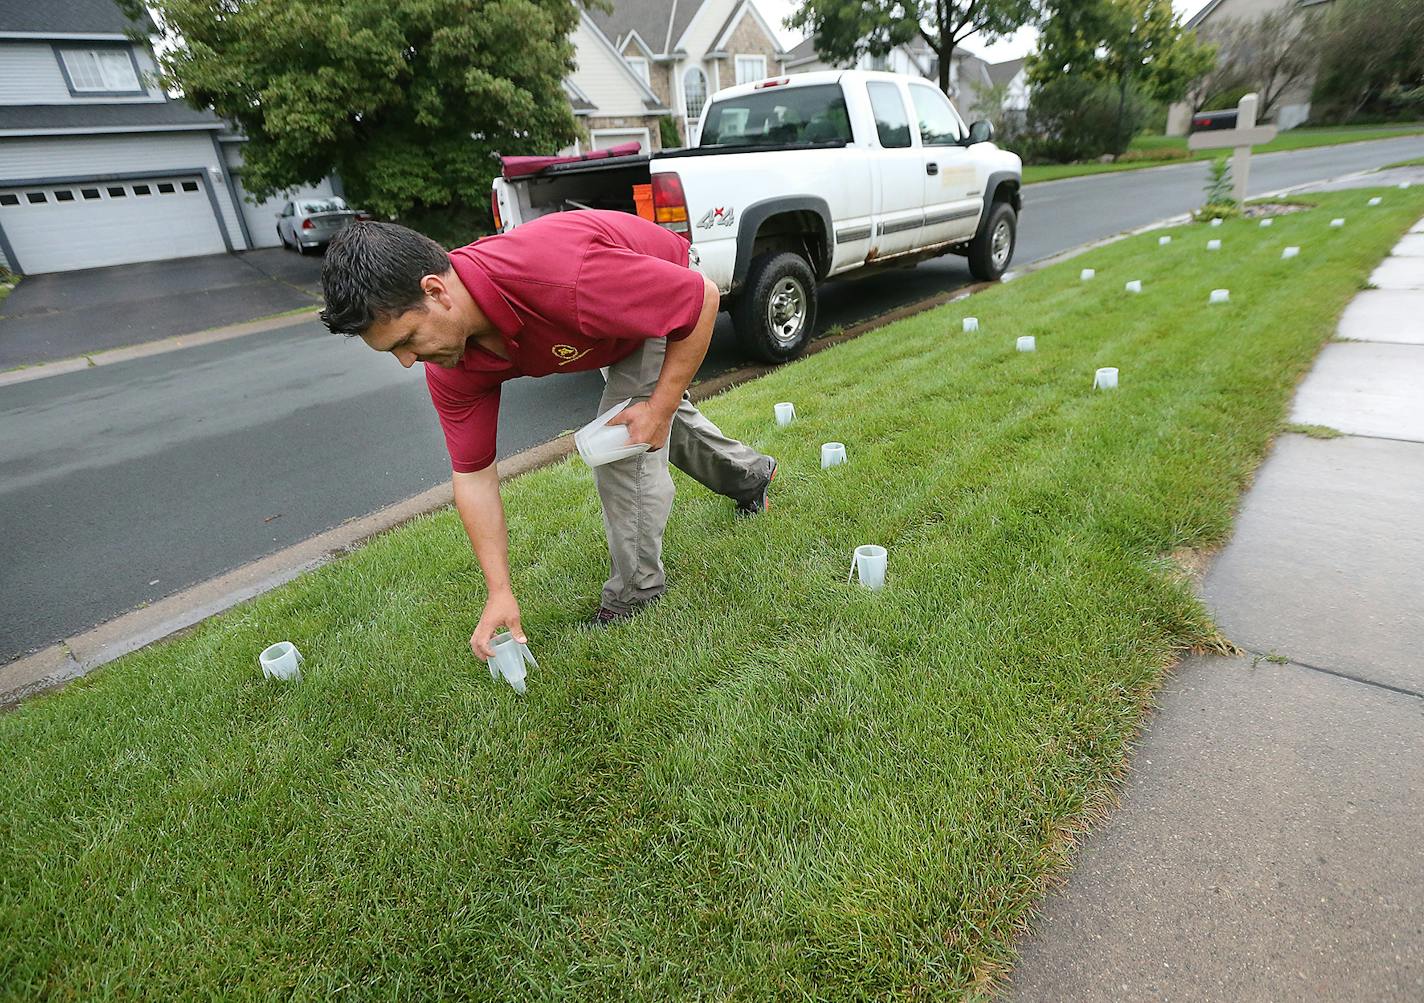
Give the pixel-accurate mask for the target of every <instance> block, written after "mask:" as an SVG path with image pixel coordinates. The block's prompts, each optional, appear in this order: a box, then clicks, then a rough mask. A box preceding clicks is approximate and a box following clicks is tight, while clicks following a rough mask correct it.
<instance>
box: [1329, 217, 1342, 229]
mask: <svg viewBox="0 0 1424 1003" xmlns="http://www.w3.org/2000/svg"><path fill="white" fill-rule="evenodd" d="M1330 225H1331V226H1332V227H1334V228H1335V229H1339V228H1340V227H1342V226H1344V225H1345V220H1344V217H1336V218H1335V219H1332V220H1331V221H1330Z"/></svg>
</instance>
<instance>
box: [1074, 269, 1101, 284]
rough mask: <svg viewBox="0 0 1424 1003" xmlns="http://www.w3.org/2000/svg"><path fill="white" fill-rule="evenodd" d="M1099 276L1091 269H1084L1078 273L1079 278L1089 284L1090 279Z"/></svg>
mask: <svg viewBox="0 0 1424 1003" xmlns="http://www.w3.org/2000/svg"><path fill="white" fill-rule="evenodd" d="M1097 274H1098V273H1097V272H1095V271H1093V269H1091V268H1085V269H1083V270H1082V271H1081V272H1079V273H1078V278H1079V279H1081V280H1082V281H1084V282H1087V281H1088V280H1089V279H1091V278H1093V277H1094V276H1095V275H1097Z"/></svg>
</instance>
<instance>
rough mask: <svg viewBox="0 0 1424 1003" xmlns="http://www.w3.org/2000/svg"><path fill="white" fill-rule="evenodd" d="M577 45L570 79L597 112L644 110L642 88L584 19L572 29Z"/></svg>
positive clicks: (627, 113)
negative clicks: (586, 96)
mask: <svg viewBox="0 0 1424 1003" xmlns="http://www.w3.org/2000/svg"><path fill="white" fill-rule="evenodd" d="M573 42H574V45H575V47H576V50H577V51H576V53H575V56H574V58H575V60H576V62H577V64H578V66H577V69H575V70H574V73H573V80H574V83H576V84H578V86H579V89H580V90H582V91H583V92H584V93H585V94H587V95H588V99H589V100H590V101H592V102H593V103H594V106H595V107H597V109H598V112H599V114H602V115H614V116H637V117H641V116H643V115H645V114H646V113H647V108H646V107H645V106H644V104H643V96H642V91H641V90H640V89H639V88H638V85H637V84H635V83H634V82H633V80H632V78H631V74H632V69H631V68H629V67H628V66H627V65H626V64H624V65H620V63H621V62H622V61H621V60H620V59H619V57H618V55H617V54H616V53H614V52H612V51H611V50H610V49H608V48H607V47H606V46H605V45H604V44H603V43H602V42H601V41H600V40H599V39H598V38H597V37H596V36H595V35H594V34H593V32H592V31H590V30H589V27H588V25H587V24H586V23H585V22H584V21H580V22H579V25H578V27H577V28H575V29H574V34H573Z"/></svg>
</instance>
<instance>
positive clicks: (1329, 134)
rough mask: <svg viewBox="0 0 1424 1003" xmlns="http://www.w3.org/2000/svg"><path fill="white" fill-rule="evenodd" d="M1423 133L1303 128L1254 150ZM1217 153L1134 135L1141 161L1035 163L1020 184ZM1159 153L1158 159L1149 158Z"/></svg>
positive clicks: (1405, 128)
mask: <svg viewBox="0 0 1424 1003" xmlns="http://www.w3.org/2000/svg"><path fill="white" fill-rule="evenodd" d="M1421 134H1424V122H1416V123H1413V124H1410V125H1394V126H1382V125H1358V126H1319V127H1311V126H1303V127H1301V128H1299V129H1288V130H1286V131H1285V132H1283V133H1281V134H1280V135H1279V136H1277V137H1276V138H1275V139H1273V140H1272V141H1271V142H1269V143H1264V144H1262V145H1261V146H1257V147H1255V148H1254V151H1253V152H1255V153H1277V152H1280V151H1282V150H1304V149H1307V148H1309V147H1312V146H1334V145H1336V144H1338V143H1360V142H1364V141H1365V140H1369V139H1393V138H1395V137H1397V136H1413V135H1421ZM1223 152H1227V153H1229V152H1230V151H1221V150H1198V151H1196V152H1194V153H1190V152H1189V151H1188V150H1187V140H1186V137H1185V136H1138V137H1137V138H1136V139H1134V140H1133V141H1132V146H1131V147H1129V149H1128V153H1129V155H1131V156H1135V157H1142V158H1143V159H1140V160H1139V159H1134V160H1123V161H1119V162H1117V163H1112V164H1099V163H1086V164H1035V165H1029V166H1027V167H1025V168H1024V171H1023V175H1024V184H1032V183H1033V182H1035V181H1057V180H1058V179H1060V178H1075V177H1078V176H1079V175H1083V174H1104V173H1109V172H1113V171H1135V170H1140V169H1141V168H1144V167H1161V166H1162V165H1163V164H1180V163H1186V162H1187V161H1191V160H1212V159H1215V158H1216V157H1220V156H1221V155H1222V153H1223ZM1154 154H1161V157H1160V159H1150V158H1151V157H1152V156H1153V155H1154Z"/></svg>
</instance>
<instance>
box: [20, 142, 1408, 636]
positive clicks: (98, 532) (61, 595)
mask: <svg viewBox="0 0 1424 1003" xmlns="http://www.w3.org/2000/svg"><path fill="white" fill-rule="evenodd" d="M1420 156H1424V137H1412V138H1404V139H1392V140H1383V141H1379V142H1374V143H1355V144H1351V145H1349V146H1343V147H1334V148H1329V149H1319V150H1305V151H1301V152H1297V153H1279V154H1270V155H1266V156H1260V157H1257V158H1254V162H1253V167H1252V173H1251V191H1252V192H1253V193H1260V192H1265V191H1270V190H1274V189H1278V188H1282V187H1287V186H1290V185H1296V184H1303V183H1306V182H1309V181H1316V180H1321V179H1325V178H1329V177H1334V176H1337V175H1340V174H1344V173H1347V172H1350V171H1356V170H1363V169H1366V168H1370V167H1377V166H1381V165H1384V164H1388V163H1391V162H1394V161H1397V160H1404V159H1409V158H1414V157H1420ZM1205 177H1206V166H1205V165H1204V164H1183V165H1180V166H1174V167H1170V168H1162V169H1157V170H1149V171H1138V172H1128V173H1120V174H1105V175H1098V176H1094V177H1087V178H1075V179H1070V180H1065V181H1054V182H1048V183H1045V184H1040V185H1032V186H1030V187H1029V188H1028V189H1026V191H1025V201H1026V206H1025V211H1024V216H1023V220H1022V232H1021V234H1020V243H1019V247H1018V252H1017V255H1016V259H1015V260H1016V261H1017V262H1018V263H1020V264H1023V263H1026V262H1030V261H1033V260H1036V259H1039V258H1043V257H1046V256H1049V255H1052V254H1055V253H1058V252H1059V251H1063V250H1066V249H1068V248H1071V247H1075V246H1077V245H1079V244H1082V243H1085V242H1088V241H1092V240H1096V239H1099V238H1102V237H1106V236H1109V235H1111V234H1114V233H1118V232H1120V231H1122V230H1126V229H1130V228H1133V227H1137V226H1142V225H1145V224H1147V223H1151V222H1153V221H1156V220H1159V219H1162V218H1165V217H1168V216H1172V215H1175V214H1178V213H1182V212H1185V211H1187V210H1189V209H1191V208H1193V207H1194V206H1196V205H1198V204H1199V203H1200V201H1201V194H1202V188H1203V184H1204V182H1205ZM968 281H969V275H968V272H967V270H966V268H965V266H964V263H963V260H962V259H959V258H946V259H941V260H939V261H935V262H931V263H927V264H924V265H921V266H919V267H918V268H916V269H914V270H908V271H898V270H897V271H890V272H882V273H880V274H877V275H875V276H873V277H868V278H864V279H847V280H842V281H837V282H833V283H830V284H828V285H827V286H825V287H824V288H823V290H822V310H821V318H820V324H821V326H822V327H823V328H825V327H830V326H839V327H845V326H849V325H851V324H854V323H857V322H858V321H861V320H865V319H867V318H870V317H873V316H876V315H878V314H881V313H884V312H885V311H887V310H890V309H893V308H895V307H898V306H903V305H905V304H908V303H913V302H916V301H918V300H920V299H923V298H925V297H927V296H930V295H933V294H935V293H940V292H944V291H945V290H948V289H953V288H955V287H957V286H960V285H963V284H965V283H967V282H968ZM740 361H741V360H740V358H739V357H738V355H737V354H736V351H735V346H734V343H733V339H732V335H731V328H730V324H729V322H728V321H727V319H726V317H725V316H724V317H723V318H722V320H721V322H720V324H719V326H718V330H717V335H716V338H715V340H714V345H713V349H712V351H711V352H710V353H709V357H708V361H707V365H706V367H705V369H704V374H711V373H715V372H718V371H722V370H725V369H727V368H730V367H732V366H735V365H737V364H739V363H740ZM601 387H602V381H601V379H600V378H599V376H598V374H597V373H596V372H595V373H580V374H570V375H568V376H563V377H560V378H558V379H546V380H520V381H516V382H514V383H511V384H507V385H506V389H505V393H504V400H503V406H502V409H501V416H500V425H501V427H500V435H499V455H500V456H507V455H509V454H511V453H514V452H518V451H519V450H522V449H525V448H527V447H529V446H532V445H535V444H536V443H539V442H543V441H545V440H546V439H548V438H550V437H552V436H554V435H557V434H558V433H560V432H562V431H564V430H566V429H570V428H573V427H575V426H577V425H580V424H582V423H583V422H584V421H586V420H588V418H590V417H591V416H592V415H593V413H594V408H595V406H596V404H597V401H598V396H599V393H600V390H601ZM0 427H3V428H4V429H5V432H6V434H5V435H4V436H3V437H0V526H3V532H0V663H3V662H5V661H8V660H10V659H12V658H14V657H18V656H19V655H22V654H24V653H26V652H27V651H30V650H33V649H36V648H39V647H43V646H45V645H48V644H51V643H53V642H55V641H57V640H59V639H61V638H63V637H65V636H68V635H71V634H73V633H76V632H78V631H80V630H83V629H85V628H86V627H89V626H92V625H94V624H96V623H100V622H103V621H104V620H107V619H109V618H111V617H113V616H115V615H118V614H120V613H122V612H125V611H127V610H129V609H132V608H134V607H136V606H138V605H141V604H142V603H144V602H150V601H153V600H155V599H158V598H161V597H162V596H165V595H168V594H169V593H172V592H175V591H177V590H179V589H182V588H185V587H187V586H189V585H192V584H193V583H195V582H198V581H202V580H204V579H207V578H210V577H212V576H214V575H217V574H220V573H222V572H224V571H227V570H230V569H231V568H234V567H237V566H239V565H241V564H245V563H247V562H248V561H251V560H255V559H256V558H259V557H262V556H264V555H265V554H269V553H271V552H273V551H276V550H279V549H281V548H283V547H286V546H288V545H290V544H292V543H295V542H297V541H299V540H302V539H305V538H307V537H309V536H312V535H314V534H316V533H319V532H322V531H324V530H326V529H329V528H331V527H332V526H335V525H336V524H338V523H340V522H342V521H344V520H345V519H348V518H350V517H352V516H357V515H362V514H365V513H367V512H370V511H372V510H374V509H376V508H379V507H381V506H384V505H387V504H390V503H392V502H395V501H399V500H401V499H403V498H407V497H409V496H411V495H413V494H416V493H418V492H420V491H423V490H425V489H426V488H428V487H430V486H432V485H434V484H436V483H437V482H439V481H441V480H444V479H445V478H446V477H448V474H449V467H448V465H447V461H446V458H445V454H444V447H443V442H442V440H441V436H440V433H439V430H438V427H437V425H436V422H435V417H434V414H433V413H432V411H431V408H430V403H429V399H428V397H427V396H426V391H425V387H424V380H423V379H422V378H421V374H420V372H419V371H418V370H414V371H409V372H407V371H406V370H403V369H401V368H400V367H399V366H398V365H397V364H396V363H395V362H394V360H392V359H390V358H388V357H385V356H382V355H378V354H377V353H375V352H371V351H369V350H368V349H366V348H365V347H364V346H363V345H362V344H360V343H359V342H347V341H344V340H342V339H339V338H335V337H333V336H331V335H329V334H327V333H326V332H325V330H324V329H323V328H321V327H320V326H319V325H317V324H310V325H302V326H299V327H294V328H287V329H284V330H281V331H274V332H269V333H266V334H258V335H251V336H248V337H245V338H239V339H235V340H232V341H226V342H221V343H219V344H214V345H207V346H202V347H197V348H190V349H184V350H181V351H176V352H170V353H167V354H164V355H159V356H153V357H149V358H146V359H141V360H136V361H133V362H128V363H120V364H115V365H111V366H103V367H99V368H95V369H88V370H83V371H80V372H75V373H69V374H65V375H61V376H54V377H50V378H46V379H40V380H35V381H32V382H29V383H21V384H16V385H13V386H9V387H3V388H0ZM592 598H593V597H590V601H592ZM476 601H477V600H476V599H475V598H474V597H472V599H471V604H472V609H471V615H472V617H473V616H474V615H476V614H477V613H478V610H477V609H476V608H475V603H476Z"/></svg>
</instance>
